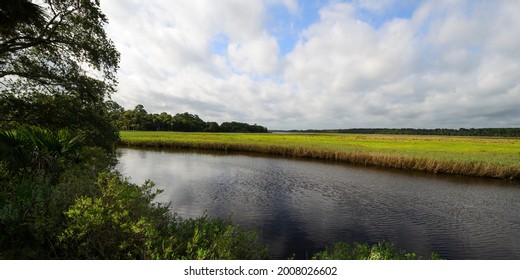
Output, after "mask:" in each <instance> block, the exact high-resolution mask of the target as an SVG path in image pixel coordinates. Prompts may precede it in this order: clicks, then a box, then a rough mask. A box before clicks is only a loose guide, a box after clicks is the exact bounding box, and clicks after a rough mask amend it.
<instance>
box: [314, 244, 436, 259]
mask: <svg viewBox="0 0 520 280" xmlns="http://www.w3.org/2000/svg"><path fill="white" fill-rule="evenodd" d="M312 259H313V260H420V259H424V258H422V257H421V256H417V255H416V254H415V253H408V252H406V251H405V250H403V249H400V248H397V247H396V245H395V244H393V243H390V242H386V241H383V242H379V243H377V244H374V245H370V244H366V243H354V244H349V243H345V242H338V243H335V244H334V245H332V246H329V247H327V248H326V250H324V251H321V252H319V253H316V254H315V255H314V256H313V257H312ZM426 259H430V260H440V259H441V258H440V256H439V255H437V254H435V253H432V254H431V255H430V256H429V257H428V258H426Z"/></svg>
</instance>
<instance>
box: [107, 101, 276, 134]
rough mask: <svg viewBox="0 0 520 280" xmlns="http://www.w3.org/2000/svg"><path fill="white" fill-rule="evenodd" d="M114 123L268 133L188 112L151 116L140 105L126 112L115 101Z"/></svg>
mask: <svg viewBox="0 0 520 280" xmlns="http://www.w3.org/2000/svg"><path fill="white" fill-rule="evenodd" d="M107 107H108V108H109V114H110V118H111V120H112V123H113V124H114V125H115V126H116V127H117V128H118V129H120V130H140V131H184V132H247V133H266V132H268V130H267V128H266V127H263V126H260V125H257V124H254V125H250V124H247V123H242V122H234V121H233V122H223V123H222V124H220V125H219V124H218V123H216V122H206V121H204V120H202V119H201V118H200V117H199V116H197V115H194V114H190V113H188V112H185V113H179V114H175V115H174V116H172V115H170V114H168V113H166V112H162V113H160V114H149V113H148V112H146V110H145V109H144V106H143V105H141V104H139V105H137V106H135V108H134V109H133V110H125V109H124V108H123V107H121V106H120V105H119V104H117V103H116V102H114V101H107Z"/></svg>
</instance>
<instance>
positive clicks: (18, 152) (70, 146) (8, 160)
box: [0, 126, 83, 172]
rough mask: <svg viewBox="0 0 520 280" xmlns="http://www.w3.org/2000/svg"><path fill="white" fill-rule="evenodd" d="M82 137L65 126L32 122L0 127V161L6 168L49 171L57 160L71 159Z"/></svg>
mask: <svg viewBox="0 0 520 280" xmlns="http://www.w3.org/2000/svg"><path fill="white" fill-rule="evenodd" d="M82 142H83V137H82V136H81V135H75V134H73V133H72V132H70V131H68V130H60V131H51V130H48V129H44V128H40V127H36V126H23V127H19V128H17V129H15V130H4V131H0V161H3V162H4V164H5V165H6V167H7V168H8V170H10V171H14V172H16V171H18V170H26V171H35V170H43V171H46V172H51V171H53V170H54V168H55V167H56V165H57V163H59V162H64V161H66V160H73V158H74V156H75V153H76V152H77V150H78V148H79V147H81V146H82Z"/></svg>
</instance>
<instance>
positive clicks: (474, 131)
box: [289, 128, 520, 137]
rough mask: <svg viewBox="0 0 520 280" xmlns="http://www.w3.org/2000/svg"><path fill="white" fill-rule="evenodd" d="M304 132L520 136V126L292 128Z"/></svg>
mask: <svg viewBox="0 0 520 280" xmlns="http://www.w3.org/2000/svg"><path fill="white" fill-rule="evenodd" d="M289 132H303V133H351V134H401V135H440V136H489V137H520V128H459V129H449V128H435V129H426V128H350V129H321V130H317V129H308V130H290V131H289Z"/></svg>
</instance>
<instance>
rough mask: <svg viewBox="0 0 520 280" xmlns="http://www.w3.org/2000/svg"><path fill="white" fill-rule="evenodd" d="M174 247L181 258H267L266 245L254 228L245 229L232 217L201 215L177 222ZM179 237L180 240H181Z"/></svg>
mask: <svg viewBox="0 0 520 280" xmlns="http://www.w3.org/2000/svg"><path fill="white" fill-rule="evenodd" d="M174 236H175V238H176V239H177V242H175V244H176V248H175V251H177V252H178V255H179V256H180V257H181V258H182V259H194V260H233V259H265V258H267V248H266V247H265V246H263V245H261V243H260V241H259V240H258V236H257V234H256V232H255V231H243V230H240V229H239V228H238V227H237V226H235V225H233V224H232V223H231V221H229V220H225V219H220V218H214V219H210V218H208V217H207V216H202V217H199V218H196V219H188V220H183V221H180V222H178V224H177V225H176V226H175V234H174ZM179 241H180V242H179Z"/></svg>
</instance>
